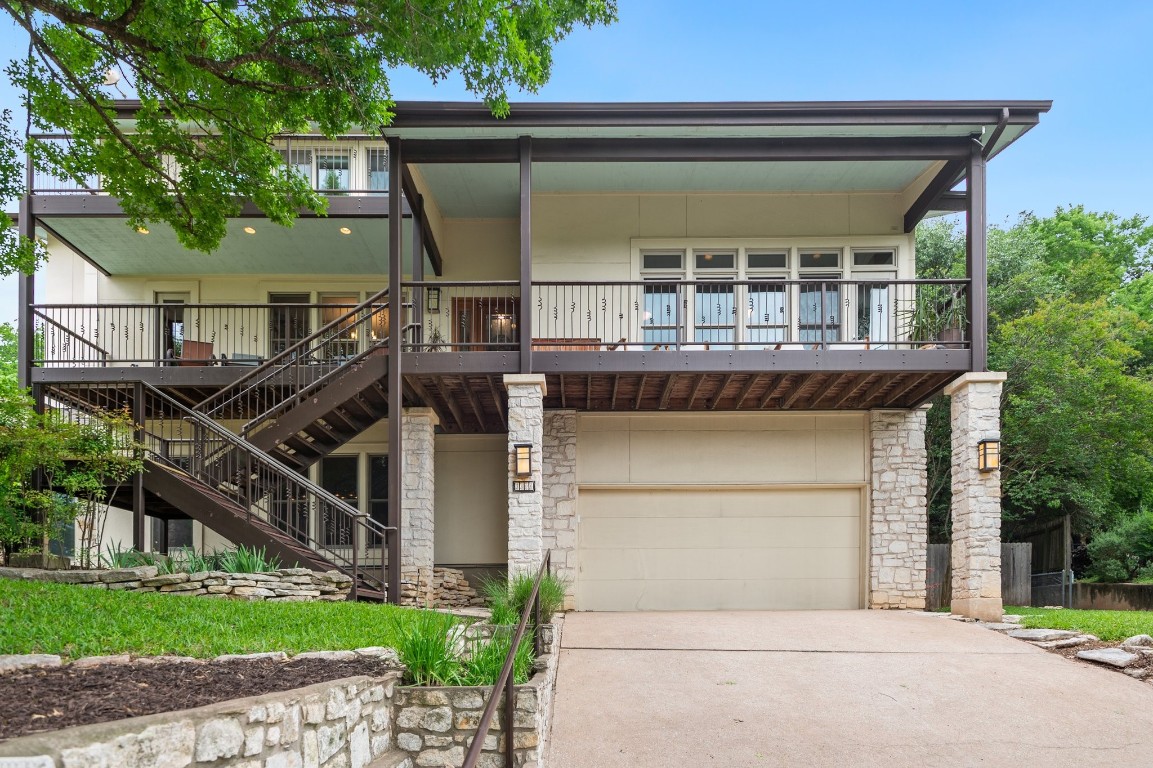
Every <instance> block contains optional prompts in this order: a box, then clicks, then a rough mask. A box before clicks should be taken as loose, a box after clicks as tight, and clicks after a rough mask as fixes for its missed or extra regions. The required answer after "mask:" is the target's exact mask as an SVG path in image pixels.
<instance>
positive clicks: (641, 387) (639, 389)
mask: <svg viewBox="0 0 1153 768" xmlns="http://www.w3.org/2000/svg"><path fill="white" fill-rule="evenodd" d="M646 378H648V377H647V376H646V375H645V374H643V373H642V374H641V382H640V384H638V385H637V401H636V404H635V405H633V410H634V411H639V410H640V409H641V396H642V395H644V393H645V379H646Z"/></svg>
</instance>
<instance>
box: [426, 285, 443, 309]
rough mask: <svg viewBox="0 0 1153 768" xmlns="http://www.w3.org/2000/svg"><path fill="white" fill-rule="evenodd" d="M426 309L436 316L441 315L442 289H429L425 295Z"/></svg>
mask: <svg viewBox="0 0 1153 768" xmlns="http://www.w3.org/2000/svg"><path fill="white" fill-rule="evenodd" d="M425 307H427V308H428V311H429V312H431V313H432V314H434V315H438V314H440V289H439V288H429V289H428V293H427V294H426V295H425Z"/></svg>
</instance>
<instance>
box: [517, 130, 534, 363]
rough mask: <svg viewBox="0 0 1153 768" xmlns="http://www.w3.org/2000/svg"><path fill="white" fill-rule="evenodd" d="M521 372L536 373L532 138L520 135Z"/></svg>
mask: <svg viewBox="0 0 1153 768" xmlns="http://www.w3.org/2000/svg"><path fill="white" fill-rule="evenodd" d="M518 323H519V332H520V372H521V373H532V137H531V136H521V137H520V319H519V320H518Z"/></svg>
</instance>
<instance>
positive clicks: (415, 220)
mask: <svg viewBox="0 0 1153 768" xmlns="http://www.w3.org/2000/svg"><path fill="white" fill-rule="evenodd" d="M408 207H409V210H411V211H412V280H413V282H414V283H419V282H423V281H424V195H420V194H418V195H416V199H415V200H409V201H408ZM424 297H425V289H424V288H417V289H416V290H414V291H413V292H412V322H413V325H415V326H416V331H415V334H414V340H415V342H416V343H417V344H420V343H422V342H423V341H424ZM416 351H417V352H419V351H420V348H419V347H417V349H416Z"/></svg>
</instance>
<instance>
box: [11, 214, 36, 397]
mask: <svg viewBox="0 0 1153 768" xmlns="http://www.w3.org/2000/svg"><path fill="white" fill-rule="evenodd" d="M16 224H17V234H18V236H19V237H27V238H28V239H32V238H34V237H35V236H36V222H35V220H34V218H33V216H32V204H31V197H29V196H28V195H24V197H22V198H20V211H19V213H17V215H16ZM35 303H36V273H35V272H32V273H31V274H27V275H25V274H18V275H17V276H16V304H17V307H18V309H17V312H18V315H17V320H16V334H17V335H16V381H17V384H18V385H19V387H20V388H21V389H27V388H28V387H30V386H32V357H33V355H34V353H35V350H34V346H35V338H36V331H35V328H36V324H35V322H33V319H32V312H33V305H34V304H35Z"/></svg>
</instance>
